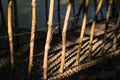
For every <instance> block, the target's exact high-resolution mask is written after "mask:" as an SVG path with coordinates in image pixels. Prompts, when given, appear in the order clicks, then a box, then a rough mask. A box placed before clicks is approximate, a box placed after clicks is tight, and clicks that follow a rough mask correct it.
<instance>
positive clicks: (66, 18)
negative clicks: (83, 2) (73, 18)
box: [59, 0, 73, 73]
mask: <svg viewBox="0 0 120 80" xmlns="http://www.w3.org/2000/svg"><path fill="white" fill-rule="evenodd" d="M72 1H73V0H69V3H68V7H67V12H66V16H65V21H64V27H63V31H62V56H61V65H60V70H59V72H60V73H63V69H64V64H65V54H66V32H67V26H68V21H69V17H70V11H71V9H72Z"/></svg>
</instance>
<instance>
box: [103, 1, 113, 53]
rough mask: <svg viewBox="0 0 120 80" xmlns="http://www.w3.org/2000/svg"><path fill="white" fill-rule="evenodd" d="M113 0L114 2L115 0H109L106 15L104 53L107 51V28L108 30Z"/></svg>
mask: <svg viewBox="0 0 120 80" xmlns="http://www.w3.org/2000/svg"><path fill="white" fill-rule="evenodd" d="M112 2H113V0H110V1H109V5H108V10H107V15H106V22H105V30H104V38H103V53H105V49H104V48H105V42H106V39H107V30H108V25H109V18H110V11H111V6H112Z"/></svg>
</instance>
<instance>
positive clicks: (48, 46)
mask: <svg viewBox="0 0 120 80" xmlns="http://www.w3.org/2000/svg"><path fill="white" fill-rule="evenodd" d="M53 15H54V0H50V10H49V19H48V32H47V38H46V44H45V52H44V62H43V69H44V71H43V78H44V80H47V68H48V63H47V62H48V61H47V60H48V51H49V49H50V43H51V39H52V25H53Z"/></svg>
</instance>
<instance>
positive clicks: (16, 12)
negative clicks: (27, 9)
mask: <svg viewBox="0 0 120 80" xmlns="http://www.w3.org/2000/svg"><path fill="white" fill-rule="evenodd" d="M13 3H14V4H13V5H14V21H15V32H16V34H18V28H19V27H18V11H17V1H16V0H13ZM16 41H17V45H19V37H16Z"/></svg>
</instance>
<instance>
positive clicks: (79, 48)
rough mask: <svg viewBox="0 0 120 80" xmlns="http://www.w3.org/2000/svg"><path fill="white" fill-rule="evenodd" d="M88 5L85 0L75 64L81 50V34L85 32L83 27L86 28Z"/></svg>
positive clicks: (77, 62)
mask: <svg viewBox="0 0 120 80" xmlns="http://www.w3.org/2000/svg"><path fill="white" fill-rule="evenodd" d="M88 5H89V0H85V4H84V13H83V22H82V29H81V34H80V38H79V47H78V52H77V58H76V64H77V65H78V64H79V59H80V52H81V48H82V42H83V36H84V33H85V28H86V23H87V12H88Z"/></svg>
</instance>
